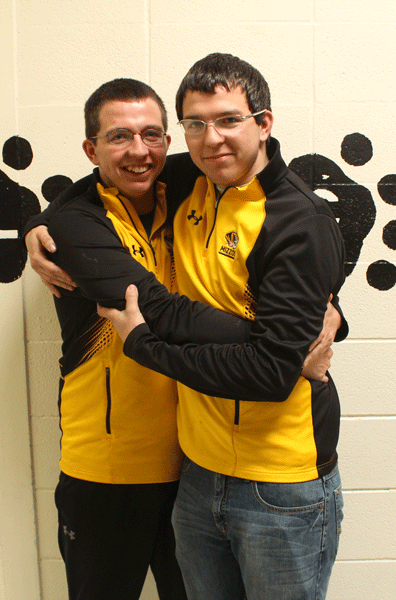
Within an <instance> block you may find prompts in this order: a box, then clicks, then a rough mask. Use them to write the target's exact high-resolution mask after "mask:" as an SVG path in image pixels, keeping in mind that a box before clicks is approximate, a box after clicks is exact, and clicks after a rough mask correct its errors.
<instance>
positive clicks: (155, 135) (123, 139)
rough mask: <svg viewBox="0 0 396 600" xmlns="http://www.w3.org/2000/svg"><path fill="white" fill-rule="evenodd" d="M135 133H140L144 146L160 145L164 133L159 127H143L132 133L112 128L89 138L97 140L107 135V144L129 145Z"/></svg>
mask: <svg viewBox="0 0 396 600" xmlns="http://www.w3.org/2000/svg"><path fill="white" fill-rule="evenodd" d="M135 135H140V137H141V139H142V142H143V143H144V144H146V146H152V147H155V146H161V144H162V142H163V139H164V136H165V135H166V133H165V131H162V130H161V129H145V130H144V131H141V132H140V133H133V132H132V131H129V129H113V131H109V132H108V133H105V134H104V135H95V136H93V137H91V138H89V139H91V140H97V139H98V138H104V137H107V140H108V142H109V144H113V145H114V146H120V147H126V146H129V144H130V143H131V142H132V140H133V138H134V137H135Z"/></svg>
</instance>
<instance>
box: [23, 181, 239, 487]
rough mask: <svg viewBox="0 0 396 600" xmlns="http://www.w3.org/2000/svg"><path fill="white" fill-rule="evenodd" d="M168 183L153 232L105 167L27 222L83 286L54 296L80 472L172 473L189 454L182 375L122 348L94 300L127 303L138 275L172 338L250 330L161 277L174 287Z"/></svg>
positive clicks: (68, 425)
mask: <svg viewBox="0 0 396 600" xmlns="http://www.w3.org/2000/svg"><path fill="white" fill-rule="evenodd" d="M164 189H165V186H164V184H160V183H158V184H157V194H156V195H157V203H156V208H155V214H154V221H153V226H152V233H151V235H150V237H148V236H147V233H146V231H145V229H144V227H143V225H142V223H141V221H140V219H139V216H138V215H137V213H136V211H135V209H134V207H133V205H132V204H131V202H129V201H128V200H127V199H126V198H124V197H122V196H121V195H120V194H119V193H118V191H117V189H116V188H109V189H105V188H104V187H103V185H102V184H101V182H100V180H99V177H98V172H97V170H95V171H94V174H93V175H92V176H90V177H87V178H85V179H84V180H81V181H80V182H77V183H76V184H74V185H73V186H72V187H71V188H69V189H68V190H67V191H66V193H64V194H63V197H62V198H60V200H59V202H60V208H59V210H56V212H55V209H56V208H57V207H58V204H59V203H57V204H55V205H54V206H52V205H51V206H50V207H49V208H48V209H47V211H44V213H42V214H41V215H39V216H37V217H36V218H35V219H33V220H32V221H31V222H30V224H29V227H33V226H35V225H36V224H39V223H44V224H48V228H49V232H50V234H51V236H52V237H53V238H54V240H55V243H56V245H57V252H56V254H55V255H54V256H51V258H54V260H55V262H56V263H57V264H58V265H60V266H61V267H63V268H64V269H65V270H67V272H68V273H69V274H70V275H71V276H72V277H73V279H74V280H75V281H76V283H77V284H78V286H79V288H78V289H77V290H76V291H75V292H73V293H70V292H66V291H65V290H61V291H62V297H61V298H60V299H58V298H55V304H56V309H57V313H58V318H59V321H60V324H61V329H62V338H63V346H62V353H63V356H62V358H61V360H60V366H61V385H60V394H59V413H60V426H61V430H62V439H61V461H60V467H61V470H62V471H63V472H64V473H66V474H68V475H71V476H73V477H77V478H79V479H84V480H87V481H95V482H100V483H116V484H118V483H161V482H166V481H173V480H176V479H178V477H179V468H180V460H181V451H180V447H179V444H178V440H177V427H176V404H177V393H176V384H175V382H174V381H173V380H171V379H169V378H168V377H165V376H163V375H161V374H158V373H155V372H154V371H151V370H148V369H146V368H144V367H142V366H140V365H139V364H137V363H136V362H133V361H131V360H130V359H129V358H127V357H126V356H125V355H124V354H123V348H122V342H121V340H120V338H119V336H118V335H117V334H116V333H115V331H114V329H113V327H112V325H111V323H110V322H109V321H107V320H106V319H102V318H100V317H99V316H98V314H97V312H96V302H100V303H101V304H103V305H106V306H114V307H119V308H121V307H122V306H124V304H125V300H124V299H125V290H126V288H127V286H128V285H129V284H130V283H136V284H137V285H139V290H140V300H141V302H142V307H145V308H144V309H145V311H147V312H149V313H150V315H151V318H152V319H153V320H152V322H151V325H152V326H153V327H154V328H155V329H156V330H159V331H161V332H162V333H161V335H162V336H164V337H166V338H167V339H168V340H169V341H173V342H176V343H178V342H183V341H184V342H185V341H186V340H189V339H190V338H192V339H195V340H196V341H197V342H198V343H200V342H206V341H213V340H215V341H216V340H218V341H220V342H221V341H230V340H232V339H237V340H238V339H240V340H244V339H247V333H246V332H247V328H246V327H245V323H244V322H243V321H242V320H241V319H236V318H235V317H231V316H230V315H226V314H225V313H220V312H219V311H217V310H214V309H212V308H209V307H205V306H202V305H200V304H199V303H192V302H190V301H189V300H188V299H187V298H180V297H178V296H174V295H171V294H169V293H168V290H167V287H165V286H164V285H161V284H159V283H158V282H157V280H156V279H155V277H157V278H158V279H159V280H160V281H162V282H164V283H165V284H166V285H167V286H168V288H169V287H170V277H171V262H172V255H171V241H172V236H171V230H170V228H169V227H168V226H167V225H166V217H167V209H166V203H165V194H164ZM180 314H182V315H184V317H183V316H180ZM228 332H231V333H228Z"/></svg>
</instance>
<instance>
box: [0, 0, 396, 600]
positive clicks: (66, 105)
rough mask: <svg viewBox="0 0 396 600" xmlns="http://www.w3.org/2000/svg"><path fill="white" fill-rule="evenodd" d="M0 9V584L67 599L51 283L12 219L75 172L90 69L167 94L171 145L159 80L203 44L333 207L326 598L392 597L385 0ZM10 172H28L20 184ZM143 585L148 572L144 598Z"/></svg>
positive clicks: (14, 4) (171, 79)
mask: <svg viewBox="0 0 396 600" xmlns="http://www.w3.org/2000/svg"><path fill="white" fill-rule="evenodd" d="M0 16H1V19H0V27H1V32H2V35H1V36H0V40H1V41H0V44H1V56H2V61H1V62H2V67H1V68H2V111H1V113H0V132H1V138H0V146H1V147H3V160H2V163H1V164H0V171H1V178H0V186H1V190H0V323H1V332H2V334H3V335H2V349H1V350H0V361H1V370H2V373H3V374H6V375H7V376H6V377H5V376H4V375H2V382H1V384H0V394H1V399H0V402H1V415H0V416H1V417H2V418H1V419H0V474H1V478H2V492H1V494H0V523H1V525H2V527H1V529H0V600H3V598H7V600H8V599H11V600H13V599H14V598H15V599H17V600H25V599H26V600H36V599H37V600H38V599H39V598H40V599H41V600H66V587H65V581H64V580H65V578H64V571H63V565H62V563H61V560H60V558H59V554H58V549H57V540H56V514H55V509H54V505H53V489H54V486H55V485H56V481H57V477H58V459H59V429H58V419H57V404H56V400H57V377H58V370H57V358H58V357H59V355H60V339H59V331H58V325H57V320H56V317H55V312H54V309H53V306H52V298H51V295H50V293H49V292H48V290H46V289H45V288H44V287H43V286H42V284H41V283H40V281H39V279H38V277H37V276H36V275H35V274H34V273H32V272H31V270H30V268H29V267H26V268H24V267H25V257H24V255H23V252H21V247H20V244H19V242H18V230H20V226H21V223H22V222H23V220H24V219H25V218H26V214H27V211H28V210H33V211H34V210H37V206H38V205H37V202H38V201H39V202H40V204H41V206H42V208H45V206H47V200H46V198H48V189H49V188H50V189H51V184H52V185H53V184H54V183H55V182H57V181H59V178H57V177H55V176H64V177H68V178H70V179H71V180H73V181H74V180H76V179H77V178H79V177H80V176H83V175H85V174H86V173H88V172H89V170H90V164H89V163H88V161H87V159H86V158H85V156H84V155H83V152H82V150H81V142H82V140H83V137H84V128H83V118H82V117H83V113H82V109H83V104H84V102H85V100H86V99H87V97H88V96H89V94H90V93H91V92H92V91H93V90H94V89H95V88H96V87H98V86H99V85H100V84H101V83H103V82H104V81H107V80H110V79H113V78H115V77H119V76H121V77H123V76H125V77H134V78H137V79H142V80H143V81H146V82H147V83H149V84H151V85H152V86H153V87H154V88H155V89H156V90H157V91H158V92H159V93H160V95H161V96H162V97H163V98H164V100H165V103H166V106H167V108H168V111H169V117H170V119H169V120H170V133H171V135H172V138H173V141H172V145H171V150H170V151H171V152H172V151H174V152H175V151H180V150H184V149H185V145H184V140H183V137H182V135H181V133H180V132H179V131H178V129H177V128H176V116H175V112H174V108H173V107H174V94H175V91H176V89H177V86H178V84H179V82H180V80H181V78H182V76H183V75H184V74H185V72H186V70H187V69H188V68H189V67H190V66H191V64H192V63H193V62H194V61H195V60H197V59H198V58H201V57H202V56H204V55H206V54H207V53H209V52H213V51H222V52H230V53H233V54H237V55H238V56H240V57H241V58H244V59H246V60H247V61H249V62H251V63H252V64H254V65H255V66H256V67H257V68H258V69H260V70H261V71H262V72H263V74H264V75H265V77H266V78H267V80H268V82H269V84H270V88H271V91H272V97H273V111H274V115H275V126H274V135H275V136H276V137H278V138H279V139H280V141H281V144H282V149H283V154H284V157H285V159H286V161H287V162H288V163H290V162H292V161H293V163H292V165H293V167H294V168H295V169H296V170H297V171H298V172H300V173H302V174H303V173H305V172H307V171H309V169H310V165H312V161H315V163H314V164H315V169H314V171H313V172H314V174H315V177H314V178H313V179H312V181H311V184H312V185H313V186H314V187H315V188H316V189H317V193H318V194H321V195H322V196H323V197H325V198H326V199H327V200H329V201H330V202H332V203H333V207H334V209H335V210H337V211H339V214H338V216H339V218H340V225H341V226H342V227H343V232H344V236H345V241H346V245H347V249H348V257H349V258H348V265H347V269H348V272H349V276H348V278H347V282H346V284H345V286H344V288H343V290H342V295H341V299H342V306H343V309H344V311H345V314H346V315H347V318H348V320H349V323H350V336H349V339H348V341H346V342H344V343H342V344H340V345H338V346H337V347H336V348H335V356H334V359H333V368H332V373H333V377H334V379H335V380H336V382H337V385H338V389H339V392H340V396H341V402H342V412H343V417H342V430H341V440H340V444H339V453H340V465H341V469H342V475H343V482H344V489H345V520H344V526H343V534H342V537H341V543H340V551H339V557H338V561H337V563H336V566H335V569H334V575H333V578H332V581H331V586H330V591H329V600H362V599H364V598H376V599H378V600H391V599H393V598H394V590H395V588H396V547H395V546H396V544H395V540H396V525H395V518H394V516H395V504H396V492H395V490H396V470H395V448H396V433H395V432H396V427H395V420H396V405H395V382H394V365H395V361H396V343H395V330H396V318H395V314H394V306H395V300H396V285H395V284H396V267H395V265H396V175H395V173H396V165H395V154H396V142H395V133H394V132H395V121H396V119H395V117H396V76H395V75H396V74H395V67H396V60H395V59H396V42H395V36H394V32H395V25H396V4H395V3H394V2H391V1H390V0H377V2H375V4H373V3H372V2H370V1H369V0H359V1H357V0H349V2H341V0H333V1H332V2H328V1H326V0H300V1H299V2H295V0H278V2H269V1H267V0H260V1H259V0H244V1H243V2H242V1H240V0H235V1H234V2H232V3H230V2H226V1H225V0H218V1H217V2H216V3H214V2H212V1H211V0H200V1H199V2H198V1H196V0H192V2H181V1H180V0H172V2H163V0H129V2H127V3H125V1H121V0H113V1H112V2H111V3H109V2H105V1H104V0H95V1H94V0H79V1H77V0H63V1H62V2H61V1H60V0H54V1H53V2H51V3H48V2H45V1H44V0H3V2H2V3H1V7H0ZM15 136H19V140H18V141H19V145H17V141H16V140H15ZM16 147H17V148H18V149H19V150H18V152H16V151H15V148H16ZM54 177H55V179H54ZM14 184H19V186H22V187H23V188H26V189H27V190H30V193H28V201H27V202H26V201H25V202H22V199H21V195H20V191H21V187H19V188H18V187H17V186H15V187H14ZM43 184H44V186H43ZM23 195H24V197H25V198H26V190H24V194H23ZM10 215H12V218H11V219H10V218H9V216H10ZM22 271H24V273H23V276H22V277H21V274H22ZM26 532H28V535H27V537H25V538H24V543H23V544H21V543H20V541H19V542H18V541H17V540H20V539H21V538H20V536H21V535H24V536H26ZM22 564H23V565H25V567H24V568H23V569H21V568H20V565H22ZM156 599H157V596H156V592H155V586H154V584H153V582H152V579H149V580H148V583H147V585H146V587H145V591H144V598H143V600H156Z"/></svg>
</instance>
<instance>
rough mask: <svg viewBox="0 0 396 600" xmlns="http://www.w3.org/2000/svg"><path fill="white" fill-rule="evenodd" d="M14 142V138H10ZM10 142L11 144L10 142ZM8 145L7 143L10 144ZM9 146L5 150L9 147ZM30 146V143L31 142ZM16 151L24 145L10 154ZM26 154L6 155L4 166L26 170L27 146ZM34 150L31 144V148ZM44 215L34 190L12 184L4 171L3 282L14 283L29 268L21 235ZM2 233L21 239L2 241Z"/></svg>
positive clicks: (0, 176)
mask: <svg viewBox="0 0 396 600" xmlns="http://www.w3.org/2000/svg"><path fill="white" fill-rule="evenodd" d="M10 139H11V140H12V139H13V138H10ZM8 141H9V140H8ZM6 144H7V142H6ZM6 144H5V145H4V146H6ZM28 144H29V142H28ZM11 147H13V148H14V149H15V148H18V147H21V145H20V144H15V143H14V144H10V145H9V146H8V150H7V152H8V151H10V148H11ZM23 147H24V150H23V151H22V153H21V155H20V159H18V157H17V155H15V153H14V154H13V153H12V152H11V153H10V154H7V153H4V151H3V156H4V154H6V156H5V159H4V162H6V163H7V164H8V165H9V166H12V167H13V168H16V167H17V168H23V167H21V165H26V166H29V164H30V162H31V159H30V160H29V162H28V159H29V152H26V150H27V149H28V147H27V146H26V144H24V145H23ZM29 148H30V144H29ZM39 212H40V202H39V200H38V198H37V196H36V194H34V193H33V192H32V191H31V190H29V189H28V188H25V187H22V186H20V185H18V184H17V183H16V182H15V181H12V179H10V178H9V177H8V176H7V175H6V174H5V173H4V172H3V171H0V282H1V283H10V282H11V281H15V280H16V279H18V278H19V277H20V276H21V275H22V272H23V269H24V268H25V264H26V259H27V253H26V248H25V245H24V243H23V242H22V240H21V239H20V236H21V232H22V230H23V228H24V226H25V224H26V222H27V220H28V219H29V217H31V216H32V215H35V214H37V213H39ZM1 231H15V232H17V237H12V238H3V239H2V238H1Z"/></svg>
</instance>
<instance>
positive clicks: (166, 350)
mask: <svg viewBox="0 0 396 600" xmlns="http://www.w3.org/2000/svg"><path fill="white" fill-rule="evenodd" d="M176 107H177V113H178V117H179V119H180V123H181V125H182V126H183V128H184V131H185V134H186V142H187V145H188V149H189V152H190V156H191V158H192V160H193V161H194V163H195V165H196V166H197V167H198V168H199V169H200V170H201V172H202V173H201V174H200V175H198V176H195V175H192V177H191V181H190V186H188V184H187V181H186V178H184V180H183V189H182V190H181V189H180V190H178V186H177V185H176V186H174V187H173V188H172V193H173V194H174V195H176V196H177V194H178V193H179V196H180V198H179V203H180V208H179V209H178V211H177V213H176V216H175V219H174V236H175V243H174V258H175V267H176V273H177V278H176V282H177V290H178V291H179V293H182V294H187V295H188V296H189V297H190V298H193V299H196V300H200V301H202V302H207V303H209V304H211V305H212V306H215V307H217V308H221V309H223V310H227V311H230V312H233V313H234V314H236V315H239V316H246V315H254V317H255V320H254V322H253V324H252V332H251V338H250V340H249V342H247V343H246V344H244V345H242V346H236V345H223V346H210V345H209V346H194V345H192V344H188V345H186V346H180V345H174V344H169V343H166V342H163V341H160V340H159V336H158V335H153V333H151V331H150V329H149V328H148V326H147V325H146V324H144V322H143V319H142V317H141V315H140V313H139V310H138V308H137V305H136V292H135V291H134V290H132V291H128V293H127V299H128V303H127V310H126V311H124V312H118V311H115V310H103V309H100V314H102V315H103V316H106V317H108V318H109V319H111V320H112V321H113V323H114V324H115V326H116V328H117V330H118V331H119V333H120V335H121V337H122V338H123V339H126V341H125V344H124V352H125V353H126V354H127V355H128V356H130V357H131V358H133V359H134V360H136V361H138V362H139V363H140V364H143V365H145V366H146V367H149V368H151V369H154V370H156V371H158V372H161V373H163V374H167V375H169V376H172V377H174V378H175V379H177V380H178V381H179V382H181V383H180V384H179V386H178V393H179V405H178V431H179V440H180V444H181V447H182V450H183V452H184V453H185V455H186V458H185V460H184V465H183V468H182V475H181V480H180V487H179V492H178V496H177V500H176V503H175V509H174V515H173V523H174V527H175V532H176V539H177V555H178V558H179V563H180V565H181V568H182V572H183V577H184V580H185V584H186V588H187V592H188V597H189V600H206V599H207V598H211V600H243V599H244V598H245V596H246V597H247V598H248V599H249V600H263V598H266V599H268V600H297V599H298V600H324V598H325V596H326V591H327V586H328V582H329V578H330V573H331V569H332V566H333V563H334V560H335V557H336V553H337V548H338V538H339V534H340V526H341V520H342V493H341V481H340V476H339V473H338V467H337V452H336V445H337V441H338V434H339V421H340V407H339V400H338V395H337V391H336V389H335V386H334V383H333V382H332V380H331V378H329V381H328V382H327V383H320V382H316V381H312V380H310V379H307V378H305V377H303V376H302V375H301V367H302V365H303V362H304V356H305V354H306V351H307V349H308V347H309V344H310V343H311V342H312V340H314V339H315V338H316V337H317V335H318V333H319V331H320V329H321V322H322V319H323V314H324V311H325V308H326V302H327V299H328V298H329V296H331V295H334V296H336V294H337V293H338V291H339V289H340V287H341V285H342V283H343V280H344V273H343V260H344V252H343V243H342V239H341V234H340V231H339V229H338V226H337V223H336V221H335V218H334V216H333V214H332V212H331V210H330V209H329V207H328V205H327V204H326V202H325V201H324V200H322V199H321V198H319V197H317V196H316V195H315V194H313V193H312V191H311V190H309V189H308V188H307V187H306V186H305V184H304V183H303V182H302V181H301V180H300V179H299V178H298V177H296V175H294V174H293V173H292V172H291V171H289V169H288V168H287V167H286V165H285V163H284V162H283V160H282V157H281V154H280V148H279V143H278V142H277V141H276V140H275V139H273V138H271V137H270V134H271V128H272V124H273V115H272V112H271V106H270V95H269V89H268V86H267V83H266V82H265V80H264V78H263V77H262V75H261V74H260V73H259V72H258V71H257V70H256V69H254V68H253V67H252V66H251V65H249V64H248V63H245V62H244V61H241V60H240V59H238V58H236V57H233V56H230V55H222V54H213V55H209V56H208V57H206V58H204V59H202V60H201V61H198V62H197V63H196V64H195V65H194V66H193V67H192V68H191V69H190V71H189V72H188V73H187V75H186V77H185V78H184V80H183V81H182V84H181V86H180V88H179V91H178V93H177V97H176ZM172 159H173V157H170V163H171V164H168V169H170V170H171V169H172ZM175 161H177V159H175ZM182 196H183V197H182ZM137 287H138V288H139V286H137ZM139 298H140V295H139ZM142 313H143V315H144V314H145V312H144V310H142ZM135 326H136V327H135ZM133 327H135V329H133ZM154 333H156V331H155V329H154ZM227 398H236V400H235V401H234V402H232V401H230V400H229V399H227ZM203 574H204V575H203Z"/></svg>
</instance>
